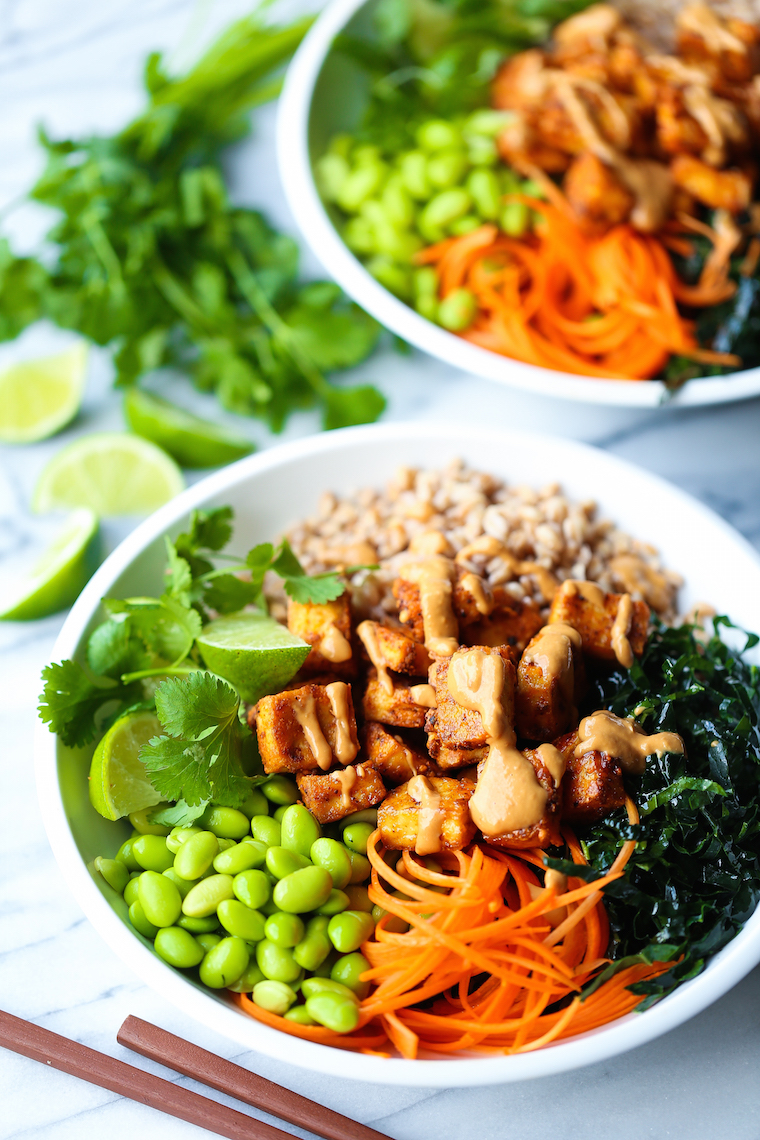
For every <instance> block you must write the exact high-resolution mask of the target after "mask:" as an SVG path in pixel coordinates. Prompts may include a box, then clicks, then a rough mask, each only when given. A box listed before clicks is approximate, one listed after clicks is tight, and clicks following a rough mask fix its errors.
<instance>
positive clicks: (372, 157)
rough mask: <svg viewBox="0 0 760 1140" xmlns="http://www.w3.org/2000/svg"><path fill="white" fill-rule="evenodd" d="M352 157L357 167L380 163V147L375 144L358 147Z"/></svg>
mask: <svg viewBox="0 0 760 1140" xmlns="http://www.w3.org/2000/svg"><path fill="white" fill-rule="evenodd" d="M351 157H352V160H353V162H354V164H355V165H356V166H366V165H367V164H368V163H375V162H379V161H380V147H379V146H375V145H374V144H373V143H365V145H364V146H358V147H357V148H356V149H355V151H354V153H353V155H352V156H351Z"/></svg>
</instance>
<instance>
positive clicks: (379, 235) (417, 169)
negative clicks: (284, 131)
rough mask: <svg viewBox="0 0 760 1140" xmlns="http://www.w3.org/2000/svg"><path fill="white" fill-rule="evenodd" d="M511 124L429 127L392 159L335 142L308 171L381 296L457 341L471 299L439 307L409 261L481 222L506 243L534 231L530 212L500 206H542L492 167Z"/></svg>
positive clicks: (527, 184) (494, 118)
mask: <svg viewBox="0 0 760 1140" xmlns="http://www.w3.org/2000/svg"><path fill="white" fill-rule="evenodd" d="M508 117H509V115H508V112H503V111H492V110H489V109H487V108H483V109H480V110H477V111H474V112H472V113H471V114H470V115H468V116H467V117H460V118H458V119H454V120H451V121H447V120H445V119H429V120H427V121H426V122H424V123H422V125H421V126H420V127H419V128H418V130H417V132H416V142H417V147H416V148H415V149H414V150H404V151H401V152H399V153H396V154H390V153H387V152H383V151H381V149H380V147H378V146H368V145H363V144H361V143H358V142H357V141H356V140H355V139H354V138H353V137H352V136H351V135H347V134H342V135H336V136H335V137H334V138H333V139H332V141H331V143H330V145H329V147H328V150H327V153H326V154H324V155H323V156H322V157H321V158H320V159H319V160H318V161H317V163H316V166H315V175H316V178H317V183H318V186H319V189H320V193H321V194H322V197H323V198H324V200H325V201H326V202H328V203H330V204H331V205H333V206H334V207H336V208H337V211H338V212H339V214H340V216H341V217H342V218H343V226H342V234H343V238H344V240H345V242H346V245H348V247H349V248H350V249H351V250H353V252H354V253H355V254H357V256H359V257H360V258H361V259H362V260H363V261H364V263H365V264H366V266H367V269H368V270H369V271H370V273H372V275H373V276H374V277H375V278H376V279H377V280H378V281H379V282H380V283H381V284H382V285H384V286H385V287H386V289H389V290H390V291H391V292H392V293H394V294H395V295H396V296H397V297H399V298H400V299H401V300H403V301H406V302H408V303H409V304H412V305H414V307H415V309H416V310H417V312H418V313H420V314H421V315H422V316H424V317H427V319H428V320H431V321H435V322H436V323H437V324H440V325H442V326H443V327H444V328H447V329H450V330H452V331H454V332H460V331H462V330H463V329H466V328H467V327H468V326H469V325H470V324H471V323H472V320H473V318H474V316H475V312H476V304H475V297H474V296H473V294H472V293H470V292H469V290H467V289H457V290H455V291H454V292H453V293H451V294H450V295H449V296H448V297H446V298H445V299H444V300H442V301H441V300H439V299H438V296H437V278H436V274H435V271H434V270H433V269H430V268H426V267H421V268H417V269H415V268H413V264H412V262H413V258H414V255H415V254H416V253H417V252H418V251H419V250H421V249H422V248H423V247H424V246H426V245H432V244H434V243H435V242H439V241H442V240H443V239H444V238H446V237H450V236H454V235H462V234H466V233H469V232H470V231H471V230H475V229H477V228H478V227H479V226H481V225H483V224H484V223H485V222H495V223H496V224H497V225H498V226H499V228H500V229H501V230H502V231H503V232H504V233H506V234H508V235H510V236H512V237H519V236H520V235H522V234H523V233H525V232H526V231H527V230H528V229H529V228H530V227H531V225H532V215H531V211H530V210H529V209H528V207H527V206H526V205H525V204H524V203H523V202H510V201H505V200H504V199H505V196H507V195H510V194H515V193H523V194H527V195H530V196H532V197H542V193H541V190H540V188H539V187H538V186H537V185H536V184H535V183H534V182H531V181H525V180H522V179H520V178H519V177H518V176H517V175H516V174H515V173H514V172H513V171H512V170H511V169H510V168H509V167H507V166H505V165H504V163H503V162H502V161H501V160H500V158H499V154H498V151H497V147H496V136H497V135H498V134H499V132H500V131H501V130H502V129H503V128H504V125H505V122H506V121H507V119H508Z"/></svg>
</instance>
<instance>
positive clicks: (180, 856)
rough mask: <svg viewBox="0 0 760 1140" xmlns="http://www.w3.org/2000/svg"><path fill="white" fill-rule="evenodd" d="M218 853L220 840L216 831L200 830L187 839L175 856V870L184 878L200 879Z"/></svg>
mask: <svg viewBox="0 0 760 1140" xmlns="http://www.w3.org/2000/svg"><path fill="white" fill-rule="evenodd" d="M218 854H219V840H218V839H217V837H216V836H215V835H214V833H213V832H212V831H199V832H198V833H197V835H191V836H190V838H189V839H187V840H185V842H184V843H183V844H182V846H181V847H180V849H179V851H178V852H177V854H176V855H175V856H174V870H175V871H176V872H177V874H178V875H180V876H181V877H182V878H183V879H189V880H191V881H192V880H195V879H200V877H201V876H202V875H205V873H206V871H208V869H209V867H210V866H211V864H212V863H213V861H214V859H215V858H216V856H217V855H218Z"/></svg>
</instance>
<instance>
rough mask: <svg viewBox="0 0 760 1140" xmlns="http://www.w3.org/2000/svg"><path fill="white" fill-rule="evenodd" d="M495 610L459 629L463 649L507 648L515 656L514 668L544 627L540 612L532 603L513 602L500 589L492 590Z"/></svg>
mask: <svg viewBox="0 0 760 1140" xmlns="http://www.w3.org/2000/svg"><path fill="white" fill-rule="evenodd" d="M493 598H494V608H493V610H492V611H491V613H490V614H489V615H488V616H487V617H479V619H478V620H477V621H475V622H473V623H472V624H471V625H466V626H464V627H463V629H462V641H463V643H464V644H465V645H488V646H490V647H492V648H496V647H499V646H502V645H508V646H509V647H510V648H511V649H512V650H513V651H514V652H513V655H512V659H513V661H514V663H515V664H517V662H518V660H519V658H520V654H521V653H522V651H523V650H524V649H525V646H526V645H527V644H528V642H529V641H530V639H531V637H533V635H534V633H537V632H538V630H539V629H540V628H541V626H542V625H543V624H544V619H543V618H542V617H541V611H540V610H539V608H538V606H537V605H535V603H534V602H522V601H519V600H518V599H517V598H513V597H512V595H511V594H510V593H508V592H507V591H506V590H505V589H504V587H503V586H495V587H494V590H493Z"/></svg>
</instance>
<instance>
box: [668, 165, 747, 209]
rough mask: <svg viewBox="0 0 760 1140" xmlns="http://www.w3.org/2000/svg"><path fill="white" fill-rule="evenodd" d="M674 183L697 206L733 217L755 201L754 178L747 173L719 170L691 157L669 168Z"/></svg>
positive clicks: (734, 170) (736, 170) (735, 170)
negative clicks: (725, 211)
mask: <svg viewBox="0 0 760 1140" xmlns="http://www.w3.org/2000/svg"><path fill="white" fill-rule="evenodd" d="M670 172H671V174H672V175H673V181H674V182H675V184H676V186H680V187H681V189H682V190H685V191H686V192H687V194H691V196H692V197H693V198H696V199H697V201H698V202H701V203H702V204H703V205H705V206H709V207H711V208H712V209H713V210H728V211H729V212H730V213H732V214H736V213H738V212H739V211H740V210H746V209H747V207H748V206H749V204H750V201H751V200H752V178H751V177H750V176H749V174H747V172H746V171H744V170H738V169H732V170H716V169H715V168H714V167H713V166H710V165H708V163H706V162H702V160H701V159H700V158H695V157H694V156H693V155H690V154H679V155H676V157H675V158H674V159H673V162H672V163H671V166H670Z"/></svg>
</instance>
